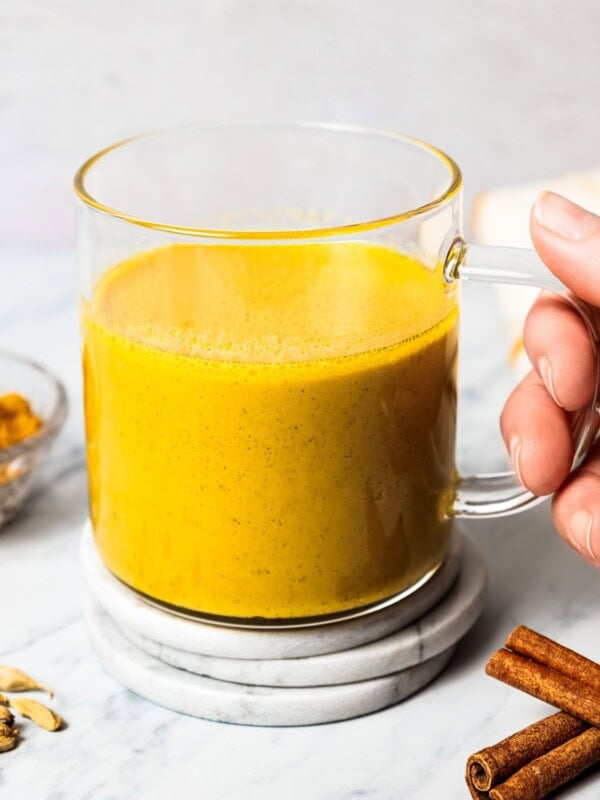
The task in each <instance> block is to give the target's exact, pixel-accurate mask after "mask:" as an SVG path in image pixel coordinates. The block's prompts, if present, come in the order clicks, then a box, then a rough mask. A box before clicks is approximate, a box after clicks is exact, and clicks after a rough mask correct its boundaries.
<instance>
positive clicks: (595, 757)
mask: <svg viewBox="0 0 600 800" xmlns="http://www.w3.org/2000/svg"><path fill="white" fill-rule="evenodd" d="M598 761H600V730H598V729H597V728H588V729H587V730H586V731H584V732H583V733H580V734H579V735H578V736H575V737H574V738H573V739H569V741H567V742H565V743H564V744H562V745H560V746H559V747H556V748H555V749H554V750H550V751H549V752H548V753H546V754H545V755H543V756H541V757H540V758H536V759H534V760H533V761H531V762H530V763H529V764H527V765H526V766H524V767H523V768H522V769H520V770H518V772H515V774H514V775H512V777H510V778H509V779H508V780H507V781H505V782H504V783H501V784H499V785H498V786H495V787H494V788H493V789H492V790H491V791H490V793H489V798H490V800H524V798H526V800H541V799H542V798H543V797H546V795H547V794H549V793H550V792H552V791H553V790H554V789H557V788H558V787H559V786H562V785H563V784H565V783H568V782H569V781H571V780H573V778H576V777H577V776H578V775H580V774H581V773H582V772H583V771H584V770H586V769H588V767H591V766H592V764H595V763H597V762H598ZM478 800H479V798H478Z"/></svg>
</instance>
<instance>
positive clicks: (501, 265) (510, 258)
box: [444, 238, 600, 518]
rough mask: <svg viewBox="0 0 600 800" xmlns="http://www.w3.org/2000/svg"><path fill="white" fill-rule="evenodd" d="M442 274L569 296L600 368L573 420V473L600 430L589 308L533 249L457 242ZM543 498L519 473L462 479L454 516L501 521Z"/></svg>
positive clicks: (599, 340) (599, 355)
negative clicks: (590, 392) (588, 397)
mask: <svg viewBox="0 0 600 800" xmlns="http://www.w3.org/2000/svg"><path fill="white" fill-rule="evenodd" d="M444 275H445V277H446V280H448V281H454V280H456V279H461V280H474V281H484V282H486V283H509V284H513V285H518V286H533V287H537V288H539V289H549V290H551V291H554V292H557V293H559V294H561V295H563V296H564V297H566V298H567V299H568V300H569V301H570V302H571V303H572V304H573V306H574V307H575V308H576V309H577V311H578V312H579V313H580V314H581V316H582V318H583V320H584V322H585V324H586V327H587V329H588V331H589V334H590V337H591V339H592V342H593V344H594V349H595V351H596V364H597V366H596V384H595V390H594V395H593V397H592V399H591V401H590V402H589V403H588V405H587V406H586V407H585V408H582V409H580V410H579V411H577V412H575V413H574V414H573V415H572V419H571V428H572V433H573V440H574V452H575V457H574V459H573V465H572V467H571V469H572V470H573V469H575V468H576V467H577V466H579V464H581V462H582V461H583V460H584V459H585V457H586V456H587V454H588V452H589V449H590V447H591V446H592V444H593V442H594V439H595V436H596V431H597V427H598V426H597V419H598V414H597V410H598V396H599V389H600V334H599V331H598V326H597V323H596V321H595V317H594V315H593V313H592V312H591V309H590V308H589V306H588V305H587V304H586V303H584V302H583V301H581V300H579V298H577V297H575V296H573V295H571V294H570V293H569V292H568V291H567V289H566V287H565V286H564V285H563V284H562V283H561V282H560V281H559V280H558V278H556V277H555V276H554V275H553V274H552V273H551V272H550V271H549V270H548V269H547V268H546V267H545V265H544V264H543V262H542V260H541V259H540V257H539V256H538V255H537V253H536V252H535V250H527V249H525V248H517V247H487V246H483V245H467V244H466V243H465V242H464V240H463V239H461V238H458V239H455V240H454V242H453V244H452V246H451V247H450V250H449V252H448V256H447V258H446V261H445V264H444ZM542 499H543V498H540V497H536V496H535V495H533V494H532V493H531V492H529V491H527V490H526V489H524V488H523V487H522V486H521V485H520V483H519V482H518V481H517V476H516V473H515V472H499V473H493V474H487V475H470V476H466V477H461V478H460V479H459V482H458V485H457V487H456V495H455V501H454V506H453V513H454V516H456V517H471V518H474V517H502V516H506V515H508V514H515V513H517V512H518V511H523V510H524V509H526V508H530V507H532V506H534V505H536V504H537V503H539V502H540V501H541V500H542Z"/></svg>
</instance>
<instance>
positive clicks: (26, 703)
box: [10, 697, 63, 731]
mask: <svg viewBox="0 0 600 800" xmlns="http://www.w3.org/2000/svg"><path fill="white" fill-rule="evenodd" d="M10 707H11V708H14V709H15V711H17V712H18V713H19V714H20V715H21V716H22V717H28V718H29V719H30V720H32V721H33V722H35V724H36V725H39V726H40V728H44V729H45V730H47V731H57V730H58V729H59V728H60V726H61V725H62V723H63V721H62V719H61V718H60V717H59V716H58V714H56V713H55V712H54V711H52V709H50V708H47V707H46V706H45V705H44V704H43V703H39V702H38V701H37V700H31V699H30V698H28V697H16V698H15V699H14V700H13V699H12V698H11V700H10Z"/></svg>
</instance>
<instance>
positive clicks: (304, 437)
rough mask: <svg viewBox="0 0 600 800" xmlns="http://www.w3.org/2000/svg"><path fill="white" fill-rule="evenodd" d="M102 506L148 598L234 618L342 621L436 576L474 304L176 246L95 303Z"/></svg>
mask: <svg viewBox="0 0 600 800" xmlns="http://www.w3.org/2000/svg"><path fill="white" fill-rule="evenodd" d="M82 316H83V338H84V352H83V358H84V375H85V404H86V426H87V442H88V450H87V456H88V465H89V474H90V506H91V515H92V521H93V527H94V533H95V537H96V541H97V545H98V547H99V550H100V553H101V555H102V557H103V559H104V561H105V563H106V564H107V566H108V567H109V569H110V570H111V571H112V572H113V573H114V574H115V575H116V576H118V577H119V578H120V579H122V580H123V581H124V582H125V583H127V584H129V585H130V586H131V587H133V588H135V589H137V590H139V591H141V592H143V593H145V594H147V595H149V596H151V597H153V598H156V599H158V600H161V601H164V602H166V603H169V604H172V605H174V606H178V607H181V608H185V609H189V610H193V611H198V612H203V613H205V614H213V615H219V616H226V617H236V618H240V617H241V618H251V617H265V618H270V619H287V618H298V617H306V616H315V615H323V614H329V613H332V612H338V611H343V610H346V609H350V608H357V607H359V606H364V605H367V604H370V603H374V602H376V601H380V600H382V599H384V598H388V597H391V596H393V595H395V594H396V593H398V592H401V591H403V590H404V589H406V588H407V587H409V586H411V585H413V584H414V583H415V582H417V581H418V580H419V579H420V578H422V577H423V576H424V575H426V574H427V573H428V572H430V571H431V570H432V569H434V568H435V567H436V566H438V565H439V563H440V561H441V559H442V557H443V553H444V549H445V545H446V540H447V536H448V533H449V525H448V521H447V514H446V512H447V510H448V508H449V506H450V502H451V499H452V493H453V482H454V476H455V469H454V432H455V406H456V394H455V361H456V349H457V305H456V298H455V297H454V296H453V294H452V290H451V289H449V288H448V287H446V286H445V285H444V282H443V280H442V277H441V275H440V272H439V270H430V269H428V268H426V267H425V266H423V265H422V264H420V263H419V262H417V261H415V260H413V259H412V258H409V257H408V256H406V255H402V254H400V253H398V252H396V251H394V250H392V249H387V248H385V247H381V246H376V245H371V244H366V243H365V244H362V243H341V244H306V245H279V246H278V245H273V246H262V245H259V246H242V245H238V246H231V245H196V244H173V245H168V246H165V247H163V248H160V249H157V250H153V251H149V252H145V253H143V254H140V255H137V256H135V257H133V258H131V259H130V260H128V261H126V262H124V263H121V264H118V265H116V266H115V267H113V268H112V269H110V270H109V271H108V272H107V273H105V274H104V276H103V277H102V278H101V280H100V281H99V282H98V284H97V285H96V287H95V290H94V291H93V293H92V296H91V298H90V299H89V300H84V301H83V305H82Z"/></svg>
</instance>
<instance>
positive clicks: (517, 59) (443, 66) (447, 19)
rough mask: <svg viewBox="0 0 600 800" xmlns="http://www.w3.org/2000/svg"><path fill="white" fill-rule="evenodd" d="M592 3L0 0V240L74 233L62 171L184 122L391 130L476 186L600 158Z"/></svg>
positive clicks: (598, 22)
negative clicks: (450, 162) (442, 154)
mask: <svg viewBox="0 0 600 800" xmlns="http://www.w3.org/2000/svg"><path fill="white" fill-rule="evenodd" d="M599 42H600V4H598V3H597V2H595V0H571V1H570V2H565V0H496V1H495V2H492V1H491V0H458V2H449V1H448V0H102V1H101V2H99V0H0V242H3V243H5V244H6V243H20V242H40V243H42V242H47V243H63V242H66V241H69V240H70V238H71V236H72V214H71V205H70V194H71V188H70V182H71V176H72V173H73V172H74V170H75V168H76V167H77V166H78V165H79V163H80V162H81V161H82V160H84V158H85V157H87V156H88V155H91V153H93V152H94V151H96V150H98V149H100V148H101V147H103V146H105V145H107V144H110V143H112V142H113V141H115V140H117V139H119V138H121V137H124V136H128V135H131V134H135V133H141V132H143V131H145V130H150V129H155V128H161V127H167V126H170V125H176V124H181V123H187V122H193V121H205V120H207V121H219V120H224V119H240V118H246V117H251V118H273V119H275V118H288V119H290V118H296V119H312V120H317V119H318V120H325V121H339V122H351V123H366V124H373V125H380V126H385V127H392V128H395V129H398V130H401V131H404V132H406V133H410V134H413V135H416V136H419V137H422V138H425V139H427V140H430V141H431V142H432V143H434V144H437V145H438V146H440V147H441V148H442V149H446V150H447V151H448V152H449V153H450V154H451V155H452V156H454V157H455V158H456V159H457V160H458V162H459V163H460V165H461V166H462V168H463V170H464V173H465V181H466V188H467V200H468V199H469V198H470V197H472V195H473V193H474V192H475V191H476V190H478V189H480V188H481V187H486V186H490V185H496V184H498V183H503V182H512V181H515V180H519V179H524V178H537V177H545V176H549V175H553V174H556V173H560V172H562V171H563V170H565V169H572V168H585V167H590V166H593V165H597V164H599V163H600V155H599V154H598V150H599V149H600V55H599V54H600V46H599Z"/></svg>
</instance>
